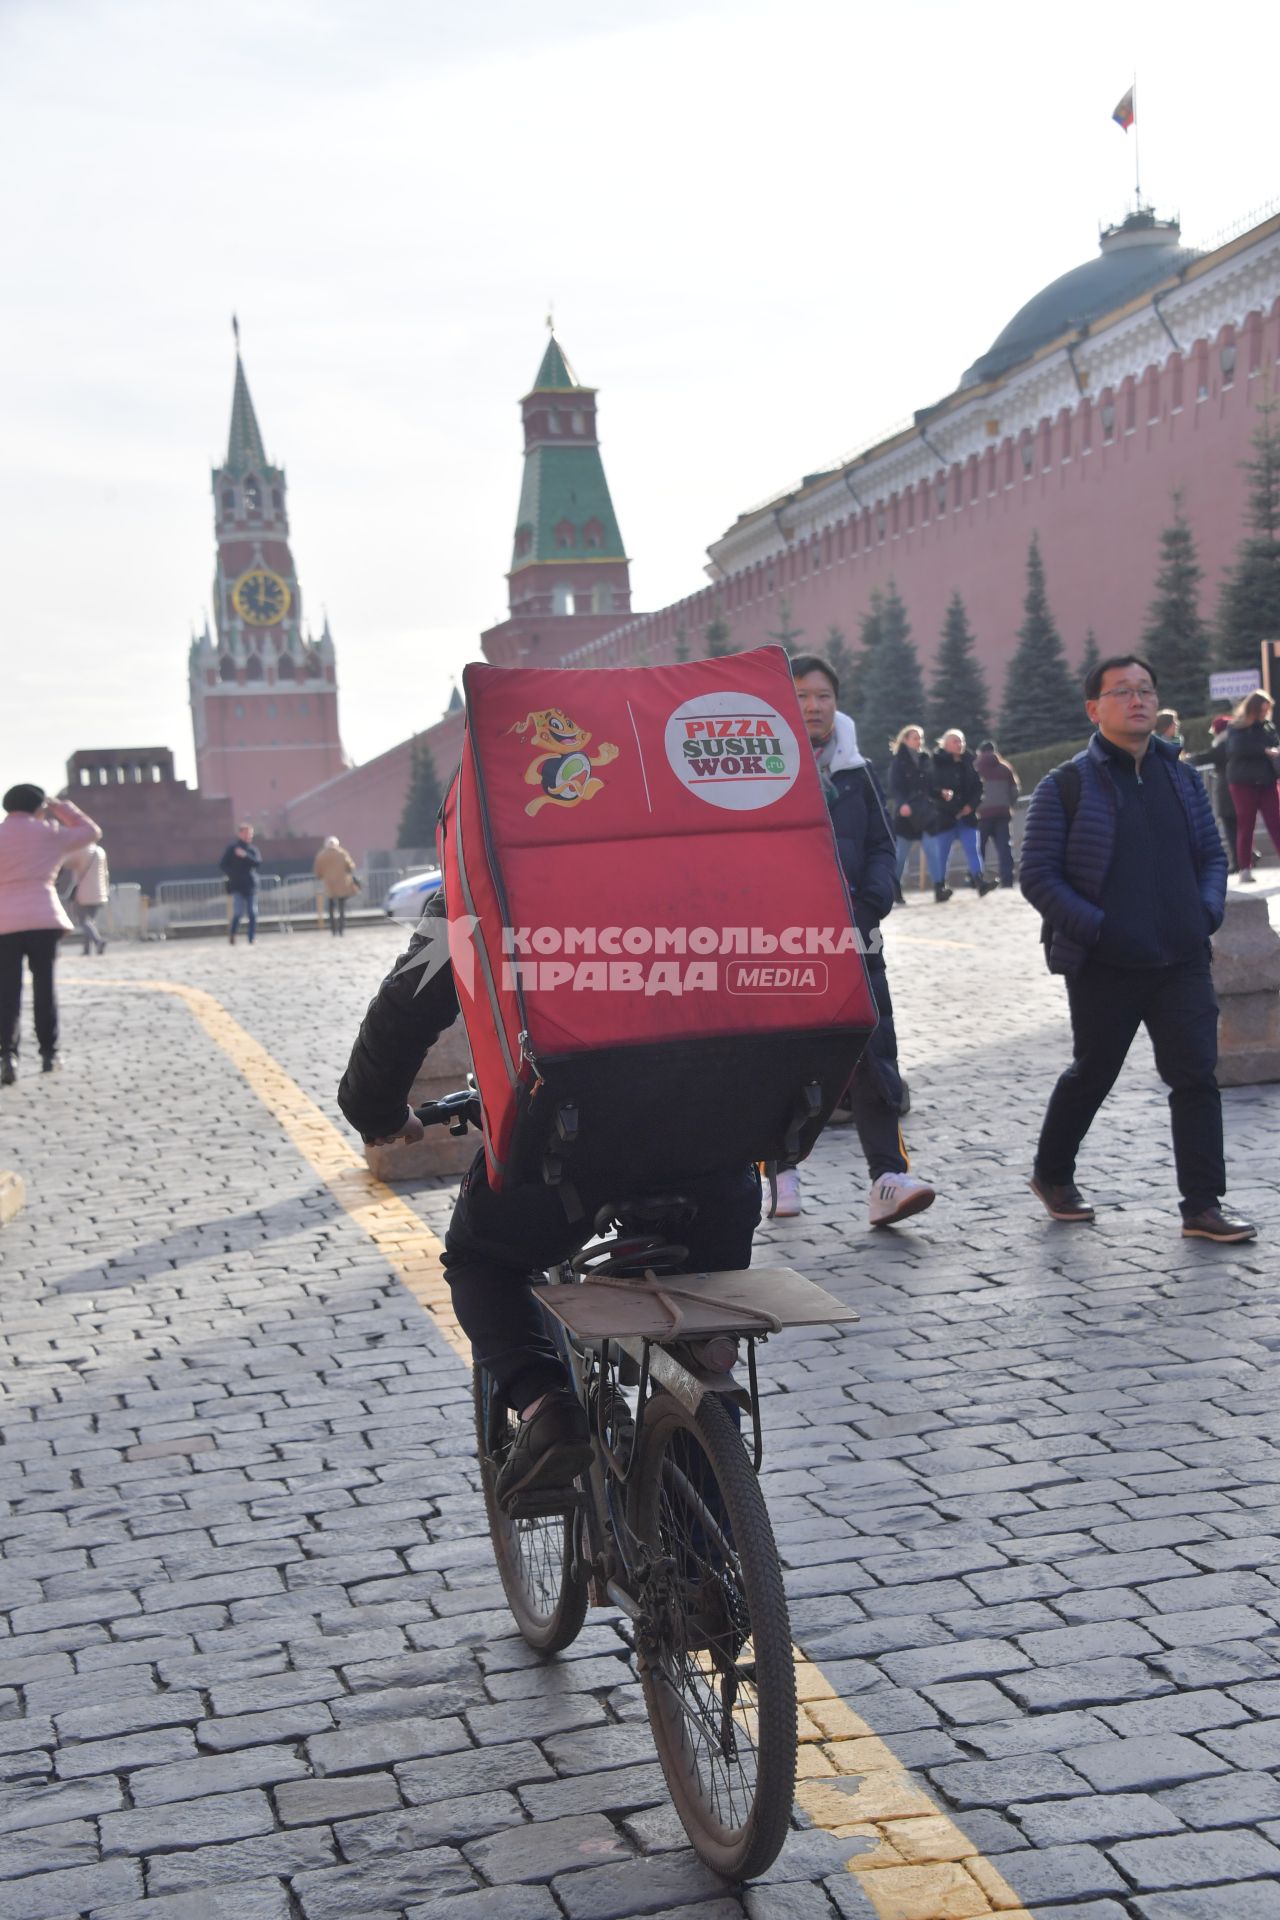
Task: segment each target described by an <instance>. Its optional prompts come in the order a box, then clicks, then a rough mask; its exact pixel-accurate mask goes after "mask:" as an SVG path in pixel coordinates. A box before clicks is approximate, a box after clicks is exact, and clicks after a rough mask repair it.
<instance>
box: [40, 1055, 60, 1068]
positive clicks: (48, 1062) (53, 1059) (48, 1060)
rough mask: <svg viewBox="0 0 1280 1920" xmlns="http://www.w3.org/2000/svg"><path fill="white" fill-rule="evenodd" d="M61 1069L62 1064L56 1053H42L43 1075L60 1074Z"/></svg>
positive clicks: (41, 1065)
mask: <svg viewBox="0 0 1280 1920" xmlns="http://www.w3.org/2000/svg"><path fill="white" fill-rule="evenodd" d="M61 1067H62V1062H61V1061H60V1060H59V1058H58V1056H57V1054H56V1053H42V1054H41V1055H40V1071H41V1073H58V1072H59V1071H60V1070H61Z"/></svg>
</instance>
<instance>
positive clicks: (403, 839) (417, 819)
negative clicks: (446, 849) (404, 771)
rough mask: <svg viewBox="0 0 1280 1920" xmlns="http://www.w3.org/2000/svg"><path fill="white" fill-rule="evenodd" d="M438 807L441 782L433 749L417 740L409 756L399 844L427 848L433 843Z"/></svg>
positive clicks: (397, 841) (399, 845)
mask: <svg viewBox="0 0 1280 1920" xmlns="http://www.w3.org/2000/svg"><path fill="white" fill-rule="evenodd" d="M439 811H440V782H439V781H438V780H437V779H436V770H435V767H434V766H433V765H432V761H431V749H430V748H429V747H427V746H424V745H422V744H421V743H420V742H419V741H417V740H415V741H414V743H413V748H412V751H411V754H410V760H409V791H408V793H407V794H406V795H405V802H404V812H403V813H402V814H401V815H400V827H399V831H398V835H397V838H396V845H397V846H398V847H416V848H418V849H420V850H424V851H425V849H426V848H428V847H432V846H434V845H435V838H436V815H437V814H438V813H439Z"/></svg>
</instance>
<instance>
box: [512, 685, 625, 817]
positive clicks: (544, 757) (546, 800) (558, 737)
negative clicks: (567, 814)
mask: <svg viewBox="0 0 1280 1920" xmlns="http://www.w3.org/2000/svg"><path fill="white" fill-rule="evenodd" d="M510 732H512V733H518V734H520V735H522V736H523V737H525V738H526V739H527V741H528V744H529V745H530V746H532V747H536V748H537V753H536V754H535V756H534V758H533V759H532V760H531V761H530V762H529V765H528V766H527V767H526V768H525V772H524V778H525V785H526V786H530V787H541V788H542V792H541V793H540V794H539V795H538V797H537V799H536V800H531V801H530V802H529V804H528V806H527V807H526V808H525V812H526V813H527V814H530V815H532V814H535V813H537V811H538V809H539V808H540V807H545V806H548V805H551V806H557V807H576V806H577V805H578V803H579V802H580V801H582V800H590V798H591V796H592V795H593V794H596V793H599V791H600V789H601V787H602V786H603V785H604V781H603V780H597V778H596V776H595V772H594V769H595V768H596V767H607V766H608V764H609V762H610V761H611V760H616V759H617V757H618V749H617V748H616V747H615V746H612V745H611V744H610V743H609V741H607V740H602V741H601V742H600V747H599V750H598V751H597V752H596V753H594V754H589V753H587V752H586V746H587V742H588V741H589V740H590V738H591V735H590V734H589V733H588V732H587V731H586V729H585V727H578V726H575V725H574V723H573V721H572V720H571V719H570V718H569V716H568V714H567V713H565V712H564V710H563V709H562V708H560V707H544V708H543V709H542V710H541V711H540V712H537V713H529V714H526V715H525V717H524V719H523V720H517V721H516V724H515V725H514V726H513V727H512V728H510Z"/></svg>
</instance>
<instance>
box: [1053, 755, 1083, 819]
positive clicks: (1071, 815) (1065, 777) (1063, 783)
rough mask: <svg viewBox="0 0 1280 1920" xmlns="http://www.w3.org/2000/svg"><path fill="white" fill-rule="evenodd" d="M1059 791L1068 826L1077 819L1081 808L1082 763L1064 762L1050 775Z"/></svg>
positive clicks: (1074, 761)
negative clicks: (1077, 813)
mask: <svg viewBox="0 0 1280 1920" xmlns="http://www.w3.org/2000/svg"><path fill="white" fill-rule="evenodd" d="M1049 778H1050V779H1051V780H1052V781H1053V784H1054V786H1055V787H1056V788H1057V789H1058V798H1059V799H1060V800H1061V802H1062V811H1063V812H1064V813H1065V814H1066V816H1067V825H1068V826H1070V825H1071V822H1072V821H1073V820H1074V819H1075V817H1076V812H1077V810H1078V808H1079V806H1080V784H1081V782H1080V763H1079V761H1077V760H1064V761H1063V763H1062V765H1061V766H1060V767H1054V769H1053V770H1052V772H1051V773H1050V775H1049Z"/></svg>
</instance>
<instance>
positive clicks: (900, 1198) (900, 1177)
mask: <svg viewBox="0 0 1280 1920" xmlns="http://www.w3.org/2000/svg"><path fill="white" fill-rule="evenodd" d="M935 1198H936V1195H935V1194H934V1191H933V1188H932V1187H931V1186H928V1185H927V1184H926V1182H925V1181H923V1180H917V1179H916V1177H915V1175H914V1174H911V1173H882V1174H881V1175H880V1178H879V1179H878V1180H876V1181H875V1182H873V1184H872V1188H871V1195H870V1199H869V1202H868V1210H869V1214H870V1221H871V1225H872V1226H873V1227H891V1226H893V1225H894V1224H895V1222H897V1221H899V1220H906V1219H909V1218H910V1216H911V1215H912V1214H913V1213H923V1212H924V1210H925V1208H926V1207H931V1206H932V1205H933V1203H934V1200H935Z"/></svg>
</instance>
